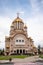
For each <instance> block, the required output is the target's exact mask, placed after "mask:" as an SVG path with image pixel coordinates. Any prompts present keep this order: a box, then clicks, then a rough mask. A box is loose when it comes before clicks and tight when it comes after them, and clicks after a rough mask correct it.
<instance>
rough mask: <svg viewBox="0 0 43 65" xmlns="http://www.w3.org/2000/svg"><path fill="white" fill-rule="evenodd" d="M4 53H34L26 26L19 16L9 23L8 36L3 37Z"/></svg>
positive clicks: (32, 43)
mask: <svg viewBox="0 0 43 65" xmlns="http://www.w3.org/2000/svg"><path fill="white" fill-rule="evenodd" d="M5 53H6V55H11V54H29V53H34V42H33V40H32V38H31V37H28V34H27V26H26V25H24V22H23V21H22V19H21V18H20V17H19V16H17V17H16V18H15V19H14V21H13V22H12V24H11V27H10V34H9V37H7V36H6V37H5Z"/></svg>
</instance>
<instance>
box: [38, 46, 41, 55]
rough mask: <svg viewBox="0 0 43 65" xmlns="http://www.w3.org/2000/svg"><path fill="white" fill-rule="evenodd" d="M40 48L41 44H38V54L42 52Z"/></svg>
mask: <svg viewBox="0 0 43 65" xmlns="http://www.w3.org/2000/svg"><path fill="white" fill-rule="evenodd" d="M40 49H41V47H40V45H38V54H41V51H40Z"/></svg>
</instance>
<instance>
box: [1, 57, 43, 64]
mask: <svg viewBox="0 0 43 65" xmlns="http://www.w3.org/2000/svg"><path fill="white" fill-rule="evenodd" d="M41 61H42V62H41ZM0 65H43V59H41V58H39V56H31V57H27V58H24V59H19V58H14V59H12V61H11V62H9V60H0Z"/></svg>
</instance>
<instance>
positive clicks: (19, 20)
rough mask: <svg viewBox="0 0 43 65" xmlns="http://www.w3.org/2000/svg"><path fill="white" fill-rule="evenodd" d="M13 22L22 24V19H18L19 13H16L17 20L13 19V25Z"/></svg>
mask: <svg viewBox="0 0 43 65" xmlns="http://www.w3.org/2000/svg"><path fill="white" fill-rule="evenodd" d="M15 22H22V23H23V21H22V19H21V18H20V17H19V13H17V18H15V19H14V21H13V23H15Z"/></svg>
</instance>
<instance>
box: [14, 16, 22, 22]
mask: <svg viewBox="0 0 43 65" xmlns="http://www.w3.org/2000/svg"><path fill="white" fill-rule="evenodd" d="M14 22H23V21H22V19H21V18H19V17H17V18H16V19H15V20H14Z"/></svg>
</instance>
